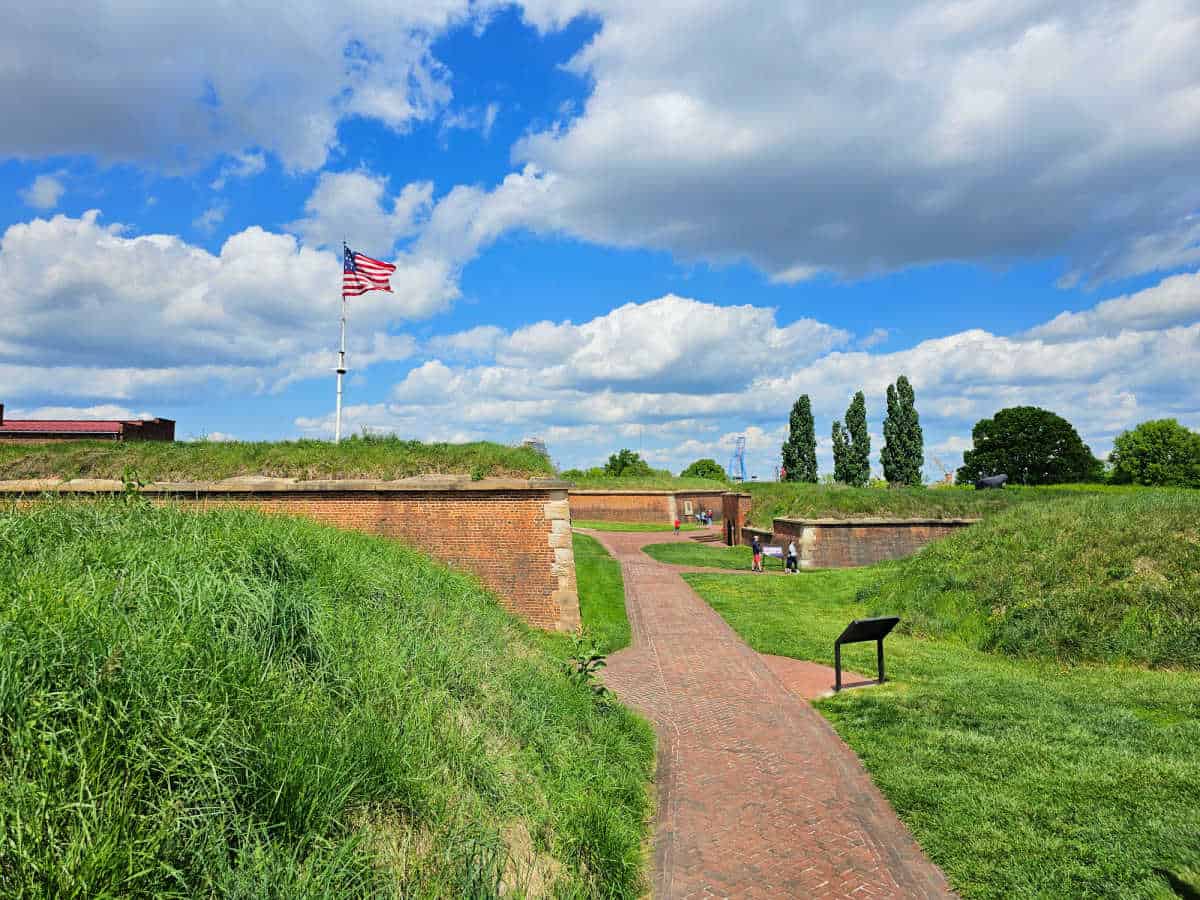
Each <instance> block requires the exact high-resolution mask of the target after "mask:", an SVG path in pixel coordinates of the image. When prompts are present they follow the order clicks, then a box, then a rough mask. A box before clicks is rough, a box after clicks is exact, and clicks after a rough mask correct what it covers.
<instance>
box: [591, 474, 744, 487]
mask: <svg viewBox="0 0 1200 900" xmlns="http://www.w3.org/2000/svg"><path fill="white" fill-rule="evenodd" d="M571 484H572V485H573V486H574V487H576V488H580V489H582V490H611V491H637V490H642V491H684V490H701V491H728V490H732V488H731V487H730V485H729V484H728V482H724V481H716V480H714V479H711V478H680V477H679V476H677V475H667V474H665V473H664V474H658V475H649V476H646V477H642V478H613V477H611V476H608V475H602V476H601V475H587V474H585V475H582V476H578V475H576V476H574V477H572V478H571Z"/></svg>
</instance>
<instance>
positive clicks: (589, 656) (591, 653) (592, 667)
mask: <svg viewBox="0 0 1200 900" xmlns="http://www.w3.org/2000/svg"><path fill="white" fill-rule="evenodd" d="M607 665H608V660H607V658H606V657H605V656H604V654H603V653H600V652H598V651H597V649H596V644H595V642H594V641H592V640H591V639H590V638H588V636H587V635H586V633H584V632H583V631H582V630H581V631H580V633H579V634H577V635H575V637H574V639H573V641H572V653H571V655H570V656H569V657H567V662H566V666H565V668H566V671H567V678H568V679H569V680H570V681H571V682H572V683H573V684H575V685H577V686H579V687H582V688H584V689H586V690H588V691H590V692H591V694H592V696H593V697H596V698H597V699H604V698H606V697H608V695H609V690H608V688H606V687H605V686H604V684H603V682H601V681H600V670H601V669H603V668H604V667H605V666H607Z"/></svg>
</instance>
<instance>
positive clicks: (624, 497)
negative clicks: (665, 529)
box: [571, 491, 673, 523]
mask: <svg viewBox="0 0 1200 900" xmlns="http://www.w3.org/2000/svg"><path fill="white" fill-rule="evenodd" d="M672 496H673V495H672V494H670V493H666V492H664V493H650V492H648V491H639V492H621V491H613V492H608V491H604V492H599V493H592V492H590V491H571V518H572V519H583V520H584V521H588V520H591V521H596V522H662V523H667V522H670V521H671V516H672V512H673V510H672V508H671V498H672Z"/></svg>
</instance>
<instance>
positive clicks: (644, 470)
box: [561, 375, 1200, 488]
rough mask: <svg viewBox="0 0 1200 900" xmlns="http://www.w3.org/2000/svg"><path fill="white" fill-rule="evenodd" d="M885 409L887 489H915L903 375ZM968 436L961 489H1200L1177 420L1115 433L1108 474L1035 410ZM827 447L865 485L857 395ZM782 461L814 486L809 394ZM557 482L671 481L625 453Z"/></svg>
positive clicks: (690, 472) (708, 472) (1196, 460)
mask: <svg viewBox="0 0 1200 900" xmlns="http://www.w3.org/2000/svg"><path fill="white" fill-rule="evenodd" d="M886 402H887V415H886V416H885V417H884V420H883V448H882V450H881V451H880V453H879V458H880V462H881V463H882V465H883V477H884V479H885V480H886V481H887V482H888V483H889V484H899V485H919V484H921V483H922V482H921V469H922V465H923V462H924V435H923V434H922V431H921V422H920V417H919V416H918V414H917V407H916V396H915V393H914V391H913V387H912V385H911V384H910V383H909V381H908V379H907V378H906V377H905V376H903V375H901V376H900V377H899V378H897V379H896V383H895V384H891V385H888V388H887V395H886ZM971 437H972V448H971V449H970V450H967V451H966V452H964V453H963V464H962V466H961V467H960V468H959V469H958V471H957V473H956V481H957V483H958V484H974V483H975V482H976V481H977V480H978V479H980V478H984V477H987V476H989V475H999V474H1005V475H1007V476H1008V480H1009V482H1010V483H1012V484H1022V485H1046V484H1070V483H1079V482H1098V481H1109V482H1111V483H1113V484H1140V485H1147V486H1165V487H1193V488H1200V434H1198V433H1196V432H1194V431H1191V430H1190V429H1188V428H1187V427H1185V426H1184V425H1181V424H1180V423H1179V422H1178V421H1176V420H1175V419H1155V420H1152V421H1148V422H1142V423H1141V424H1140V425H1138V426H1136V427H1135V428H1132V429H1130V430H1128V431H1124V432H1122V433H1121V434H1120V435H1118V436H1117V438H1116V439H1115V440H1114V441H1113V451H1112V453H1111V454H1110V455H1109V460H1108V463H1109V466H1108V469H1107V471H1106V469H1105V466H1104V463H1103V462H1102V461H1101V460H1099V459H1097V458H1096V456H1095V455H1094V454H1093V453H1092V450H1091V448H1090V447H1088V445H1087V444H1085V443H1084V442H1083V438H1081V437H1080V436H1079V432H1078V431H1076V430H1075V426H1073V425H1072V424H1071V423H1070V422H1068V421H1067V420H1066V419H1064V418H1063V417H1062V416H1060V415H1058V414H1057V413H1054V412H1051V411H1050V410H1047V409H1041V408H1040V407H1036V406H1013V407H1008V408H1006V409H1001V410H999V411H998V412H996V413H995V414H994V415H993V416H991V417H990V418H986V419H980V420H979V421H978V422H976V423H975V427H974V428H973V429H972V430H971ZM832 439H833V479H834V481H836V482H839V483H841V484H847V485H854V486H858V487H863V486H866V485H867V484H869V483H870V480H871V435H870V432H869V431H868V430H867V403H866V398H865V397H864V396H863V392H862V391H858V392H856V393H855V394H854V397H853V398H852V399H851V401H850V406H849V407H848V408H847V409H846V414H845V415H844V416H843V418H842V419H838V420H835V421H834V422H833V427H832ZM782 455H783V468H782V472H781V477H782V479H783V480H785V481H794V482H807V483H810V484H815V483H816V482H817V480H818V477H819V476H818V471H817V435H816V425H815V422H814V420H813V412H812V400H811V398H810V397H809V396H808V394H802V395H801V396H800V397H799V398H798V399H797V400H796V402H795V403H794V404H793V405H792V411H791V415H790V416H789V419H788V436H787V440H786V441H784V443H783V448H782ZM561 474H562V476H563V477H564V478H568V479H579V478H584V477H609V478H652V477H655V476H664V477H668V478H669V477H671V473H670V472H668V471H666V470H664V469H653V468H651V467H650V464H649V463H647V462H646V461H645V460H644V459H642V457H641V455H640V454H639V453H636V452H635V451H633V450H629V449H622V450H619V451H617V452H616V453H614V454H612V455H611V456H610V457H609V458H608V461H607V462H606V463H605V464H604V465H603V466H597V467H595V468H592V469H587V470H580V469H568V470H566V471H564V472H562V473H561ZM679 474H680V477H683V478H704V479H708V480H711V481H728V477H727V475H726V473H725V470H724V469H723V468H722V467H721V465H720V464H719V463H717V461H716V460H714V459H710V458H705V459H698V460H696V461H695V462H693V463H692V464H691V465H689V466H688V467H687V468H685V469H684V470H683V471H682V472H680V473H679Z"/></svg>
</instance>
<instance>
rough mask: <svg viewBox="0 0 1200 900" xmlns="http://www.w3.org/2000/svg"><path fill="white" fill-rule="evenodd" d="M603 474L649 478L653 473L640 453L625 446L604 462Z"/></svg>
mask: <svg viewBox="0 0 1200 900" xmlns="http://www.w3.org/2000/svg"><path fill="white" fill-rule="evenodd" d="M604 474H605V475H610V476H612V477H614V478H649V477H650V476H651V475H653V474H654V470H653V469H651V468H650V464H649V463H648V462H646V461H645V460H644V459H642V456H641V454H640V453H635V452H634V451H632V450H630V449H628V448H626V449H623V450H619V451H617V452H616V453H614V454H613V455H612V456H610V457H609V458H608V462H606V463H605V464H604Z"/></svg>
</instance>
